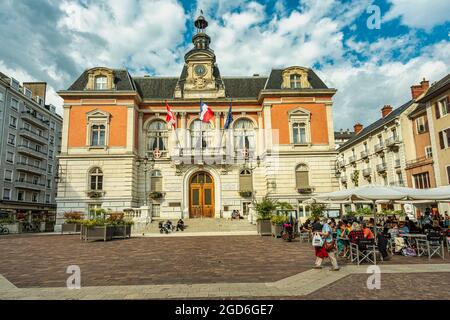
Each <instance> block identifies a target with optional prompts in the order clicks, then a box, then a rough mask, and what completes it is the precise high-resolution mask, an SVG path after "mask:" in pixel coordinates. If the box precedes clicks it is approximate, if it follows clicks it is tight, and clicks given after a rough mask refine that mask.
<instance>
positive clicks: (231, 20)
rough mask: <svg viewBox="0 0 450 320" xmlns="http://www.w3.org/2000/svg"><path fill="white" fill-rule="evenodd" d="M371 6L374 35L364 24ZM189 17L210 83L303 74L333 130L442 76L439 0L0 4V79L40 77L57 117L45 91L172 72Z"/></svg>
mask: <svg viewBox="0 0 450 320" xmlns="http://www.w3.org/2000/svg"><path fill="white" fill-rule="evenodd" d="M373 5H376V6H377V8H379V10H380V16H381V20H380V23H381V24H380V29H369V28H368V26H367V21H368V19H370V17H371V15H372V13H373V10H372V11H370V12H368V11H367V10H368V8H371V7H370V6H373ZM200 9H202V10H203V11H204V15H205V17H206V18H207V19H208V21H209V23H210V25H209V27H208V29H207V32H208V34H209V35H210V36H211V38H212V43H211V47H212V48H213V49H214V50H215V53H216V56H217V63H218V65H219V68H220V70H221V73H222V75H252V74H255V73H259V74H268V73H269V72H270V69H271V68H279V67H286V66H291V65H301V66H306V67H312V68H313V69H315V71H316V72H317V73H318V74H319V76H320V77H321V78H322V79H323V80H324V81H325V83H326V84H327V85H328V86H329V87H334V88H336V89H338V92H337V94H336V96H335V100H334V101H335V102H334V120H335V129H339V128H351V127H352V126H353V124H354V122H357V121H359V122H361V123H363V124H364V125H367V124H369V123H370V122H372V121H375V120H377V119H378V118H379V117H380V108H381V107H382V106H383V105H385V104H391V105H392V106H393V107H398V106H400V105H401V104H403V103H404V102H406V101H407V100H409V99H410V86H411V85H413V84H417V83H419V82H420V80H422V78H424V77H425V78H426V79H429V80H430V81H431V82H434V81H437V80H439V79H440V78H442V77H443V76H444V75H446V74H448V73H449V69H450V68H449V65H450V18H449V14H448V12H450V1H448V0H375V1H374V0H320V1H316V0H302V1H293V0H289V1H288V0H285V1H275V0H265V1H262V0H261V1H236V0H213V1H209V0H197V1H184V0H183V1H182V2H180V1H176V0H151V1H150V0H96V1H94V0H73V1H68V0H62V1H60V0H2V1H0V43H1V44H2V45H1V47H0V71H2V72H4V73H6V74H8V75H11V76H13V77H15V78H17V79H18V80H20V81H29V80H43V81H47V82H48V83H49V86H50V94H49V96H48V101H49V102H51V103H53V104H55V105H57V106H58V110H61V108H60V106H61V103H62V101H61V100H60V99H59V98H58V96H57V94H56V91H58V90H61V89H65V88H67V87H68V86H69V85H70V84H71V83H72V82H73V81H74V80H75V79H76V78H77V77H78V75H79V74H80V73H81V72H82V71H83V70H85V69H87V68H90V67H93V66H98V65H102V66H108V67H113V68H127V69H129V70H130V73H131V74H133V75H143V74H152V75H163V76H178V75H179V74H180V72H181V68H182V64H183V56H184V53H185V52H186V51H188V50H189V48H190V47H191V37H192V33H193V32H194V28H193V19H195V17H196V16H197V15H198V14H199V12H200ZM11 30H15V32H11Z"/></svg>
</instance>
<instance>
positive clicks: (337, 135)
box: [334, 131, 355, 139]
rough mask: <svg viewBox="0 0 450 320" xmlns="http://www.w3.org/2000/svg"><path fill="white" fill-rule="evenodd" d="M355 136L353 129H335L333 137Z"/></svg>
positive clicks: (345, 137) (349, 137)
mask: <svg viewBox="0 0 450 320" xmlns="http://www.w3.org/2000/svg"><path fill="white" fill-rule="evenodd" d="M354 136H355V132H353V131H348V132H347V131H342V132H340V131H335V132H334V138H335V139H351V138H353V137H354Z"/></svg>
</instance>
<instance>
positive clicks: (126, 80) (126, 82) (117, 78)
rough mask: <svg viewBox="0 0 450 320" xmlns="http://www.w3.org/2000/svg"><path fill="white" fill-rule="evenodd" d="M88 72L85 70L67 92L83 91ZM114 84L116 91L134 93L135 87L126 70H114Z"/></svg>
mask: <svg viewBox="0 0 450 320" xmlns="http://www.w3.org/2000/svg"><path fill="white" fill-rule="evenodd" d="M88 72H89V70H85V71H84V72H83V73H82V74H81V76H80V77H79V78H78V79H77V80H75V82H74V83H73V84H72V85H71V86H70V87H69V89H68V91H83V90H84V88H86V85H87V83H88ZM113 74H114V83H115V85H116V90H118V91H134V90H135V86H134V83H133V81H132V80H131V76H130V74H129V73H128V71H127V70H123V69H114V70H113Z"/></svg>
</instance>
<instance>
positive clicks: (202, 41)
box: [192, 10, 211, 50]
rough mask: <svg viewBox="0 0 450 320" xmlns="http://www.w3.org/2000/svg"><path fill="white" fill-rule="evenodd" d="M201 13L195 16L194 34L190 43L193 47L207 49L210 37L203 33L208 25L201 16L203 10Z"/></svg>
mask: <svg viewBox="0 0 450 320" xmlns="http://www.w3.org/2000/svg"><path fill="white" fill-rule="evenodd" d="M200 12H201V14H200V15H199V16H198V17H197V19H196V20H195V22H194V25H195V27H196V29H197V32H196V34H195V35H194V36H193V37H192V43H193V44H194V47H195V49H203V50H205V49H209V44H210V43H211V38H210V37H209V36H208V35H207V34H206V33H205V29H206V28H207V27H208V21H206V19H205V17H204V16H203V10H202V11H200Z"/></svg>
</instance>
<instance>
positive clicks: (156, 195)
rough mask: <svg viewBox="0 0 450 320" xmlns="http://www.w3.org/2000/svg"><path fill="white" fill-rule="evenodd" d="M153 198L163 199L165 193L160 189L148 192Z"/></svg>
mask: <svg viewBox="0 0 450 320" xmlns="http://www.w3.org/2000/svg"><path fill="white" fill-rule="evenodd" d="M148 196H149V197H150V198H151V199H161V198H162V197H163V196H164V194H163V193H162V192H160V191H152V192H150V193H149V194H148Z"/></svg>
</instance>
